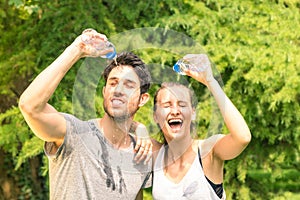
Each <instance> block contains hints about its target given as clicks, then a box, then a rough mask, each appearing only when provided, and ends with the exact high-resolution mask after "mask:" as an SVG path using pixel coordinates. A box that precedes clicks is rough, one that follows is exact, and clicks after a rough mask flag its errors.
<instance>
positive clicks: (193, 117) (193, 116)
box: [192, 109, 196, 121]
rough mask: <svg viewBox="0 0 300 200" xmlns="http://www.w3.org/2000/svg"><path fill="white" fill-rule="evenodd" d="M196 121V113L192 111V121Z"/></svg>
mask: <svg viewBox="0 0 300 200" xmlns="http://www.w3.org/2000/svg"><path fill="white" fill-rule="evenodd" d="M195 120H196V111H195V110H194V109H193V112H192V121H195Z"/></svg>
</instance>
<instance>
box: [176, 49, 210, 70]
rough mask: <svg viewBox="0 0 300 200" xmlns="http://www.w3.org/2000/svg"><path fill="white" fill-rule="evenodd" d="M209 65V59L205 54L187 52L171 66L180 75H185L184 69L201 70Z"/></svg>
mask: <svg viewBox="0 0 300 200" xmlns="http://www.w3.org/2000/svg"><path fill="white" fill-rule="evenodd" d="M209 66H210V61H209V59H208V57H207V55H206V54H187V55H186V56H184V57H183V58H182V59H180V60H178V61H177V62H176V63H175V65H174V66H173V70H174V71H175V72H177V73H178V74H180V75H186V73H185V72H184V71H185V70H187V69H188V70H191V71H196V72H203V71H205V69H206V68H207V67H209Z"/></svg>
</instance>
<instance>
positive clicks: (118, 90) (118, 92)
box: [114, 83, 124, 94]
mask: <svg viewBox="0 0 300 200" xmlns="http://www.w3.org/2000/svg"><path fill="white" fill-rule="evenodd" d="M123 92H124V87H123V84H120V83H119V84H118V85H117V86H116V87H115V90H114V93H117V94H121V93H123Z"/></svg>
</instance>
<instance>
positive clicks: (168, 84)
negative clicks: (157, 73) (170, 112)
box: [153, 82, 197, 112]
mask: <svg viewBox="0 0 300 200" xmlns="http://www.w3.org/2000/svg"><path fill="white" fill-rule="evenodd" d="M171 87H182V88H186V89H187V90H188V92H189V98H190V102H191V105H192V107H193V108H196V106H197V100H196V99H195V95H194V91H193V90H192V89H191V88H189V87H188V86H185V85H183V84H181V83H176V82H164V83H162V84H161V86H160V88H159V89H158V90H157V91H156V92H155V94H154V98H153V105H154V106H153V111H154V112H155V111H156V109H157V105H156V104H157V96H158V93H159V92H160V91H161V90H162V89H166V88H171Z"/></svg>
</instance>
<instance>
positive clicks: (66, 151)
mask: <svg viewBox="0 0 300 200" xmlns="http://www.w3.org/2000/svg"><path fill="white" fill-rule="evenodd" d="M82 37H84V38H85V39H86V38H92V39H93V41H94V42H99V43H100V42H105V41H107V38H106V36H105V35H102V34H100V33H97V32H96V31H95V30H91V29H88V30H86V31H84V32H83V33H82V35H80V36H78V37H77V38H76V39H75V40H74V42H73V43H72V44H71V45H70V46H68V47H67V48H66V49H65V51H64V52H63V53H62V54H61V55H60V56H59V57H58V58H57V59H56V60H55V61H54V62H53V63H52V64H50V65H49V66H48V67H47V68H46V69H45V70H44V71H42V72H41V73H40V74H39V75H38V76H37V77H36V78H35V79H34V80H33V82H32V83H31V84H30V85H29V87H28V88H27V89H26V90H25V91H24V93H23V94H22V96H21V97H20V102H19V107H20V110H21V112H22V114H23V116H24V118H25V120H26V122H27V123H28V125H29V126H30V128H31V129H32V131H33V132H34V134H35V135H36V136H38V137H39V138H41V139H42V140H44V141H45V153H46V154H47V156H48V158H49V176H50V199H70V200H73V199H134V198H136V196H137V194H138V192H139V191H140V190H141V188H142V187H145V186H149V182H150V181H147V180H148V178H149V171H151V163H148V164H147V165H144V164H143V163H136V162H134V159H135V157H134V156H135V154H134V152H133V148H134V146H135V140H134V138H133V136H132V135H130V134H129V129H130V126H131V125H132V124H133V117H134V114H135V113H136V111H137V110H138V109H139V107H141V106H143V105H144V104H145V103H146V102H147V101H148V99H149V94H148V93H147V90H148V89H149V87H150V80H151V77H150V73H149V72H148V70H147V68H146V66H145V64H144V63H143V62H142V61H141V60H140V58H139V57H138V56H136V55H134V54H133V53H122V54H120V55H118V57H117V58H116V62H111V64H109V65H108V66H107V67H106V69H105V71H104V78H105V81H106V84H105V86H104V88H103V91H102V92H103V97H104V102H103V106H104V110H105V114H104V116H103V117H102V118H99V119H91V120H88V121H82V120H80V119H78V118H76V117H75V116H73V115H70V114H65V113H60V112H58V111H57V110H56V109H55V108H54V107H52V106H51V105H50V104H48V103H47V102H48V101H49V99H50V97H51V95H52V94H53V93H54V91H55V89H56V87H57V86H58V84H59V83H60V81H61V80H62V79H63V77H64V76H65V74H66V73H67V72H68V70H69V69H70V68H71V67H72V66H73V64H74V63H76V61H78V60H79V59H80V58H83V57H88V56H91V57H98V56H102V55H104V54H105V53H107V50H103V51H99V50H97V49H96V48H95V47H94V46H93V44H89V43H85V42H83V41H84V40H83V39H82ZM151 145H152V144H151V142H150V140H149V141H148V143H147V145H145V151H144V153H143V155H142V157H143V156H145V154H147V151H148V150H149V149H151ZM138 146H139V145H137V147H136V148H138Z"/></svg>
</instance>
